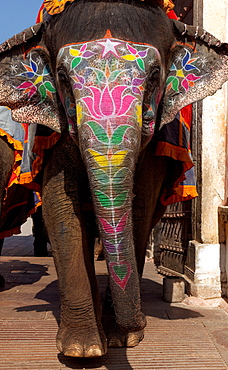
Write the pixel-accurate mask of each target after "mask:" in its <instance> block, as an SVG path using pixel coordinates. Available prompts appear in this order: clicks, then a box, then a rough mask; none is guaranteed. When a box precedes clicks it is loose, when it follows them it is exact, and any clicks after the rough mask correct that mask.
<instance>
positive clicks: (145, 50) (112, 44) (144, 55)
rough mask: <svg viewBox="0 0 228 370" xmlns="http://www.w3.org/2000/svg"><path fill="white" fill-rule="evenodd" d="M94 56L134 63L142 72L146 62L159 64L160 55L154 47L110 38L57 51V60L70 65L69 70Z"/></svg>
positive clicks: (65, 46)
mask: <svg viewBox="0 0 228 370" xmlns="http://www.w3.org/2000/svg"><path fill="white" fill-rule="evenodd" d="M67 54H68V55H67ZM96 56H98V57H99V59H109V60H110V59H113V58H117V59H119V61H121V60H122V61H124V60H125V61H128V62H136V63H137V65H138V66H139V68H140V69H142V70H144V71H145V69H146V68H145V62H146V60H147V62H148V64H150V61H151V63H153V60H158V61H159V62H160V63H161V56H160V53H159V51H158V49H156V48H155V47H154V46H152V45H149V44H141V43H133V42H131V41H124V40H119V39H114V38H110V37H104V38H102V39H98V40H93V41H88V42H83V43H78V44H69V45H64V46H63V47H62V48H61V49H60V50H59V53H58V57H57V60H58V61H59V62H63V63H64V64H65V65H69V64H70V63H71V69H74V68H75V67H76V66H79V64H80V62H82V60H83V59H90V58H92V57H96ZM72 57H73V60H72ZM148 60H149V61H148Z"/></svg>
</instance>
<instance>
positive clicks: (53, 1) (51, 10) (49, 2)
mask: <svg viewBox="0 0 228 370" xmlns="http://www.w3.org/2000/svg"><path fill="white" fill-rule="evenodd" d="M73 1H75V0H45V1H44V6H45V8H46V10H47V12H48V14H50V15H54V14H59V13H61V12H62V11H63V10H64V9H65V6H66V3H68V2H71V3H72V2H73Z"/></svg>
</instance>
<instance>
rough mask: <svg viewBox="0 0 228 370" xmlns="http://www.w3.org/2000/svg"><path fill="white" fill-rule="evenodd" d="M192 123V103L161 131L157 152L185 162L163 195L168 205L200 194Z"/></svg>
mask: <svg viewBox="0 0 228 370" xmlns="http://www.w3.org/2000/svg"><path fill="white" fill-rule="evenodd" d="M167 16H168V17H169V18H170V19H178V18H177V15H176V13H175V12H174V10H171V11H168V12H167ZM191 125H192V105H188V106H186V107H184V108H182V109H181V111H180V112H179V113H178V114H177V115H176V117H175V119H174V120H173V121H172V122H170V123H168V124H167V125H165V126H164V127H163V128H162V130H161V132H160V133H159V141H158V145H157V151H156V154H157V155H160V156H167V157H170V158H173V159H175V160H177V161H181V162H182V163H183V173H182V175H181V176H180V178H179V179H178V181H177V182H176V184H175V185H174V188H173V189H172V191H171V192H170V193H169V194H168V193H167V191H166V190H165V191H164V194H163V195H162V197H161V203H162V204H164V205H166V206H167V205H169V204H172V203H176V202H181V201H185V200H190V199H193V198H195V197H197V196H198V193H197V190H196V179H195V171H194V165H193V162H192V156H191V146H190V132H191Z"/></svg>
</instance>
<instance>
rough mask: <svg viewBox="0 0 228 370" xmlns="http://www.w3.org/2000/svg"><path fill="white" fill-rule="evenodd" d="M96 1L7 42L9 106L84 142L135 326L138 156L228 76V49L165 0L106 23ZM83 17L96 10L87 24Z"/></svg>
mask: <svg viewBox="0 0 228 370" xmlns="http://www.w3.org/2000/svg"><path fill="white" fill-rule="evenodd" d="M91 4H92V5H90V6H91V7H93V9H94V11H93V9H92V10H91V9H90V13H88V9H84V13H83V11H82V9H83V4H81V3H79V4H77V2H72V4H70V5H69V6H68V7H67V8H66V10H65V11H64V12H63V13H62V14H59V15H57V16H54V17H53V19H51V20H50V22H49V24H48V25H45V24H39V25H37V26H34V27H31V29H28V30H25V31H24V32H23V33H21V34H19V35H17V36H16V37H15V38H13V39H10V40H8V41H7V42H6V43H5V44H3V45H2V46H1V53H0V70H1V75H0V104H1V105H7V106H9V107H10V108H11V109H12V114H13V119H14V120H18V121H23V122H28V123H39V124H45V125H47V126H49V127H50V128H52V129H53V130H55V131H57V132H63V131H64V130H66V128H68V129H69V133H70V135H71V136H72V137H73V138H74V140H75V141H76V143H77V144H78V145H79V147H80V151H81V156H82V158H83V160H84V163H85V165H86V168H87V172H88V177H89V180H90V187H91V192H92V197H93V203H94V207H95V212H96V216H97V222H98V225H99V230H100V235H101V237H102V241H103V244H104V248H105V256H106V260H107V265H108V269H109V274H110V285H111V289H112V296H113V301H114V307H115V311H116V316H117V321H118V323H119V324H120V326H122V327H124V328H125V329H127V330H129V331H134V330H140V329H141V328H143V327H144V326H145V319H144V318H143V316H142V314H141V312H140V293H139V279H138V274H137V267H136V261H135V256H134V240H133V232H132V199H133V197H134V194H133V177H134V170H135V166H136V163H137V158H138V155H139V152H140V150H141V149H142V147H144V146H145V145H146V144H147V143H148V142H149V141H150V140H151V139H152V137H153V134H154V131H155V128H156V129H159V128H160V127H162V126H163V125H164V124H166V123H169V122H170V121H171V120H172V119H173V118H174V117H175V114H176V113H177V112H178V110H179V109H180V108H182V107H183V106H185V105H187V104H190V103H192V102H194V101H197V100H200V99H202V98H205V97H206V96H207V95H210V94H213V93H214V92H215V91H216V90H217V89H219V88H220V87H221V86H222V84H223V83H224V82H225V81H226V80H227V79H228V56H227V54H228V46H227V44H218V40H215V39H214V38H213V37H212V36H211V35H209V34H207V33H205V32H204V31H199V30H198V29H196V28H191V27H188V26H186V25H182V24H181V23H178V22H176V23H175V22H170V21H169V20H168V19H167V18H166V16H165V14H164V13H163V12H162V11H161V9H158V7H157V6H155V5H154V7H153V6H152V10H151V8H149V7H148V8H147V7H146V6H145V7H144V8H143V7H138V8H137V7H135V8H134V7H133V6H131V9H130V10H129V9H128V13H127V14H126V15H124V9H123V10H122V13H121V17H120V16H119V17H118V15H119V14H120V10H119V9H120V7H119V4H114V3H113V4H112V5H110V10H109V11H107V10H106V13H105V17H106V18H104V22H103V24H102V25H101V23H102V22H101V20H100V18H99V21H98V19H97V18H98V14H99V6H97V4H96V3H95V2H94V3H91ZM96 6H97V7H96ZM121 6H122V7H123V8H126V7H127V4H124V3H123V4H122V3H121ZM70 10H71V13H70ZM74 11H75V13H73V12H74ZM112 11H114V13H115V12H116V23H115V25H113V26H112V24H113V23H112V22H111V21H110V19H111V18H112ZM129 12H130V13H131V17H132V18H131V22H132V19H133V23H131V27H130V28H129V27H128V26H129V22H130V21H129ZM72 14H77V15H76V16H74V17H73V15H72ZM86 14H87V18H85V17H86ZM88 14H90V15H88ZM102 14H104V13H102ZM107 14H108V16H107ZM100 16H101V15H100V14H99V17H100ZM83 17H84V19H88V17H89V20H88V22H87V26H86V27H83V26H82V20H83ZM93 17H94V20H93V19H92V18H93ZM107 19H108V21H107ZM142 19H143V21H142ZM66 22H68V24H69V26H68V28H67V30H66V27H65V24H66ZM134 22H135V26H134ZM136 24H137V26H136ZM97 25H99V27H98V26H97ZM107 25H108V27H107ZM135 27H138V29H137V30H135ZM129 29H130V30H129ZM63 30H64V31H63ZM25 41H26V43H25ZM123 311H124V312H123ZM129 313H130V314H129Z"/></svg>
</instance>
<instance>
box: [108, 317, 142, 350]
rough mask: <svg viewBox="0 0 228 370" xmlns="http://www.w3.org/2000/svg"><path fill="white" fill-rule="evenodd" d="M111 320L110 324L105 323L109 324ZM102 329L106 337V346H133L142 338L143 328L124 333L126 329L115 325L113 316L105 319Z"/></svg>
mask: <svg viewBox="0 0 228 370" xmlns="http://www.w3.org/2000/svg"><path fill="white" fill-rule="evenodd" d="M105 321H106V320H105ZM111 321H112V325H107V323H109V324H110V322H111ZM103 322H104V318H103ZM104 331H105V334H106V337H107V343H108V347H135V346H137V345H138V344H139V343H140V342H141V340H143V338H144V329H142V330H139V331H135V332H130V333H126V331H124V330H122V329H121V328H120V327H119V326H118V325H117V323H116V321H115V318H113V320H110V317H109V319H108V320H107V321H106V324H104Z"/></svg>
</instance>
